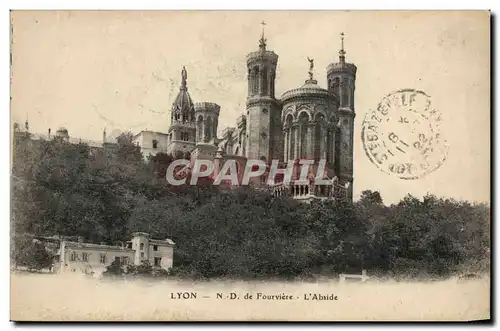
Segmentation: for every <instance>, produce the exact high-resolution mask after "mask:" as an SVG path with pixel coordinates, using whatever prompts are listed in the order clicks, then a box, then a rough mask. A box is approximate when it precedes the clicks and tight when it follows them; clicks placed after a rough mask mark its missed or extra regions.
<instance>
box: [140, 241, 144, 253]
mask: <svg viewBox="0 0 500 331" xmlns="http://www.w3.org/2000/svg"><path fill="white" fill-rule="evenodd" d="M140 250H141V251H143V250H144V243H141V245H140Z"/></svg>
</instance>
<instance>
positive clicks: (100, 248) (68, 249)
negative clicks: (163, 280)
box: [54, 232, 175, 275]
mask: <svg viewBox="0 0 500 331" xmlns="http://www.w3.org/2000/svg"><path fill="white" fill-rule="evenodd" d="M174 246H175V243H174V242H173V241H172V240H171V239H165V240H156V239H151V238H150V236H149V234H147V233H144V232H136V233H133V234H132V240H130V241H128V242H126V245H124V244H123V245H121V246H110V245H98V244H90V243H84V242H82V241H80V240H79V241H77V242H75V241H69V240H61V242H60V246H59V250H58V252H57V253H58V255H57V257H56V263H55V265H54V269H55V270H54V271H55V272H59V273H65V272H81V273H85V274H94V275H100V274H102V272H104V270H105V269H106V267H107V266H109V265H110V264H111V263H112V262H113V261H119V262H120V264H121V265H123V266H125V265H129V264H134V265H140V264H141V263H142V262H143V261H145V260H147V261H149V263H150V264H151V265H152V266H153V267H156V268H162V269H165V270H168V269H170V268H171V267H172V265H173V253H174Z"/></svg>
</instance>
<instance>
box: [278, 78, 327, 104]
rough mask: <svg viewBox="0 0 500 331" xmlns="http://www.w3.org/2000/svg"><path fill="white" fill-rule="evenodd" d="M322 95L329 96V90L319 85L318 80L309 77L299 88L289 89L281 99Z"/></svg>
mask: <svg viewBox="0 0 500 331" xmlns="http://www.w3.org/2000/svg"><path fill="white" fill-rule="evenodd" d="M304 97H305V98H307V97H320V98H325V99H326V98H329V94H328V91H327V90H325V89H324V88H322V87H321V86H319V85H318V81H316V80H314V79H308V80H306V81H305V84H304V85H302V86H301V87H299V88H296V89H292V90H288V91H286V92H285V93H283V95H282V96H281V101H283V102H286V101H288V100H291V99H295V98H304Z"/></svg>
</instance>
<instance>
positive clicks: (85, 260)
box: [82, 253, 89, 262]
mask: <svg viewBox="0 0 500 331" xmlns="http://www.w3.org/2000/svg"><path fill="white" fill-rule="evenodd" d="M82 261H83V262H88V261H89V253H82Z"/></svg>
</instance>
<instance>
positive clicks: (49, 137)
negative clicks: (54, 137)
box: [49, 128, 50, 139]
mask: <svg viewBox="0 0 500 331" xmlns="http://www.w3.org/2000/svg"><path fill="white" fill-rule="evenodd" d="M49 139H50V128H49Z"/></svg>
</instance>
